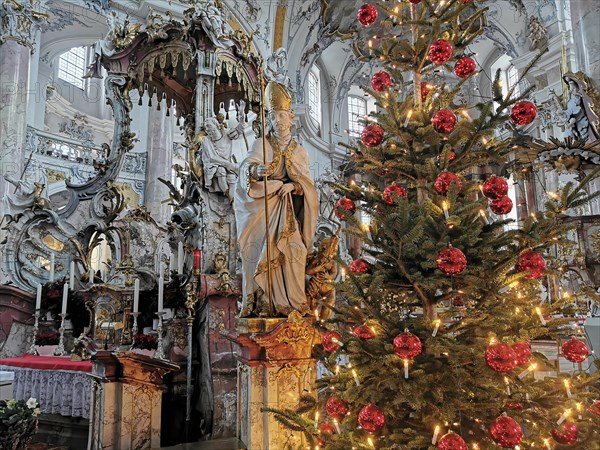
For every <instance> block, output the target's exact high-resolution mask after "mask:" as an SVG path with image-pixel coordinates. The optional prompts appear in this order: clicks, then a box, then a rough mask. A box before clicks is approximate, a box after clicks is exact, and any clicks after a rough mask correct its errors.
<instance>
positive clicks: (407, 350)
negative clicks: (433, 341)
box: [394, 331, 423, 360]
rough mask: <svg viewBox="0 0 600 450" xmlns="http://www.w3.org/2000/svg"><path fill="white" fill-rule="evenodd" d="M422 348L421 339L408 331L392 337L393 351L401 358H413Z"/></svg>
mask: <svg viewBox="0 0 600 450" xmlns="http://www.w3.org/2000/svg"><path fill="white" fill-rule="evenodd" d="M422 350H423V345H422V344H421V339H419V337H418V336H415V335H414V334H412V333H411V332H409V331H405V332H404V333H400V334H399V335H398V336H396V337H395V338H394V353H395V354H396V355H398V356H399V357H400V358H402V359H411V360H412V359H415V358H416V357H417V356H419V354H420V353H421V351H422Z"/></svg>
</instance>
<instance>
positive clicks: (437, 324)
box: [431, 319, 442, 337]
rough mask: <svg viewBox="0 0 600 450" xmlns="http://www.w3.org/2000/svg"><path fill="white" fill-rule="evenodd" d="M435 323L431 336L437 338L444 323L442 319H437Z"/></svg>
mask: <svg viewBox="0 0 600 450" xmlns="http://www.w3.org/2000/svg"><path fill="white" fill-rule="evenodd" d="M433 322H434V324H435V326H434V327H433V333H431V336H433V337H435V336H436V335H437V332H438V330H439V329H440V324H441V323H442V321H441V320H440V319H437V320H434V321H433Z"/></svg>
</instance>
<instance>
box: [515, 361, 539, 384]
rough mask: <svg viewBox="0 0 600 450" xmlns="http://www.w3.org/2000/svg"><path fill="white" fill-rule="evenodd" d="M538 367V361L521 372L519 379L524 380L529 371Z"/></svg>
mask: <svg viewBox="0 0 600 450" xmlns="http://www.w3.org/2000/svg"><path fill="white" fill-rule="evenodd" d="M536 367H537V364H536V363H533V364H531V365H530V366H529V367H528V368H527V369H525V370H524V371H523V372H521V373H520V374H519V380H522V379H523V378H525V377H526V376H527V375H528V374H529V372H533V371H534V370H535V368H536Z"/></svg>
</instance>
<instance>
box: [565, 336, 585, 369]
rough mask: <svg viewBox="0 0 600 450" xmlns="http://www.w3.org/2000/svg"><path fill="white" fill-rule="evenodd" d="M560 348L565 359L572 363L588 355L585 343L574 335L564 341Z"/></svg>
mask: <svg viewBox="0 0 600 450" xmlns="http://www.w3.org/2000/svg"><path fill="white" fill-rule="evenodd" d="M560 350H561V352H562V354H563V356H564V357H565V358H566V359H567V360H569V361H571V362H574V363H580V362H582V361H584V360H585V359H586V358H587V357H588V348H587V345H585V343H584V342H582V341H580V340H579V339H575V337H572V338H571V339H570V340H568V341H567V342H565V343H564V344H563V345H562V347H561V349H560Z"/></svg>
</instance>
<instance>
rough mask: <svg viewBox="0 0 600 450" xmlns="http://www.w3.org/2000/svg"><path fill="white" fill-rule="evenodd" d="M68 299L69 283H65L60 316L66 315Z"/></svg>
mask: <svg viewBox="0 0 600 450" xmlns="http://www.w3.org/2000/svg"><path fill="white" fill-rule="evenodd" d="M68 298H69V283H65V284H64V286H63V301H62V309H61V311H60V312H61V314H67V300H68Z"/></svg>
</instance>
